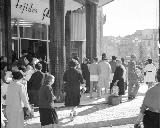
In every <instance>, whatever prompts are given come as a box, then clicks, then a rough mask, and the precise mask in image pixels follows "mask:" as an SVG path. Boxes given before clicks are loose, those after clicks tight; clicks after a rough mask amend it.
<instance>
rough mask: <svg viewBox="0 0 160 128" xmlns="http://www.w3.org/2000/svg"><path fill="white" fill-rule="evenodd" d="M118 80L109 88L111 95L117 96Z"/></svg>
mask: <svg viewBox="0 0 160 128" xmlns="http://www.w3.org/2000/svg"><path fill="white" fill-rule="evenodd" d="M117 83H118V80H117V81H116V82H115V83H114V85H113V87H112V88H111V95H114V96H118V93H119V87H118V86H117Z"/></svg>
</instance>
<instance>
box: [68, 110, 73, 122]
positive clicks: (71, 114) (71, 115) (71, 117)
mask: <svg viewBox="0 0 160 128" xmlns="http://www.w3.org/2000/svg"><path fill="white" fill-rule="evenodd" d="M69 118H70V120H71V121H73V119H74V116H73V112H71V113H70V116H69Z"/></svg>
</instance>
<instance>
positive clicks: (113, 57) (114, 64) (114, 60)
mask: <svg viewBox="0 0 160 128" xmlns="http://www.w3.org/2000/svg"><path fill="white" fill-rule="evenodd" d="M109 64H110V65H111V69H112V76H111V79H113V76H114V72H115V70H116V65H117V62H116V57H115V56H112V60H111V61H110V62H109Z"/></svg>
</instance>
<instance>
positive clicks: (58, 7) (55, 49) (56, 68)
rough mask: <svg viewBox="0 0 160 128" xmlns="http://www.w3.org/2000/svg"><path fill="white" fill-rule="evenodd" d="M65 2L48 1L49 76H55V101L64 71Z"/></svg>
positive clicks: (59, 95)
mask: <svg viewBox="0 0 160 128" xmlns="http://www.w3.org/2000/svg"><path fill="white" fill-rule="evenodd" d="M64 6H65V0H50V44H49V56H50V57H49V58H50V65H51V74H52V75H54V76H55V83H54V85H53V88H54V94H55V95H56V97H57V101H60V100H61V89H62V85H63V74H64V69H65V65H66V64H65V62H66V61H65V58H66V57H65V35H64V31H65V29H64V28H65V27H64V21H65V20H64V18H65V17H64V14H65V10H64Z"/></svg>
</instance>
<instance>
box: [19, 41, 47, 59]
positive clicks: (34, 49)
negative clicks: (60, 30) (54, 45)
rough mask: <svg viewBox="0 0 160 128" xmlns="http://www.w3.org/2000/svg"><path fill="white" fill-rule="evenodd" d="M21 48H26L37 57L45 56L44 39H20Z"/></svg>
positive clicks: (45, 46)
mask: <svg viewBox="0 0 160 128" xmlns="http://www.w3.org/2000/svg"><path fill="white" fill-rule="evenodd" d="M21 49H22V50H27V51H28V52H29V53H31V54H32V55H33V56H36V57H37V58H39V57H45V56H47V42H46V41H40V40H28V39H22V40H21Z"/></svg>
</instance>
